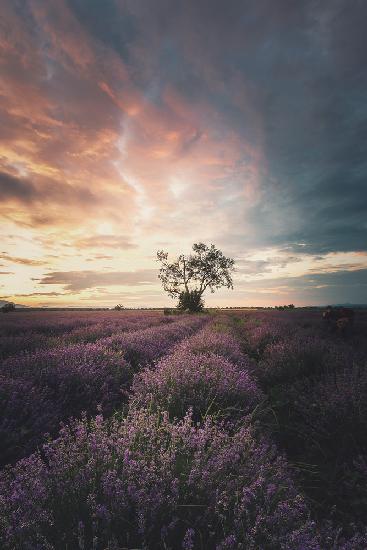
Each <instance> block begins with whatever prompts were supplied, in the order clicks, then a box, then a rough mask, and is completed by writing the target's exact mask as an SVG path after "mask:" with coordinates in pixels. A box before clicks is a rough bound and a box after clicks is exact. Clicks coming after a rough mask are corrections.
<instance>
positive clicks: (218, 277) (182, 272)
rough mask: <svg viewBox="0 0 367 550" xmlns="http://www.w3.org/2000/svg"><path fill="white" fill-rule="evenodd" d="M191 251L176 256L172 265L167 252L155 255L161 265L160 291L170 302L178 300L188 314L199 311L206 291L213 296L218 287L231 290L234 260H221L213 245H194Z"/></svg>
mask: <svg viewBox="0 0 367 550" xmlns="http://www.w3.org/2000/svg"><path fill="white" fill-rule="evenodd" d="M192 251H193V252H192V253H191V254H189V255H185V254H180V255H179V256H178V258H177V259H176V260H174V261H172V262H170V261H169V259H168V252H164V251H163V250H159V251H158V252H157V261H158V262H159V263H160V264H161V267H160V270H159V275H158V277H159V279H160V280H161V282H162V285H163V289H164V290H165V291H166V292H167V293H168V294H169V295H170V296H171V297H172V298H179V303H181V306H182V307H183V308H184V309H190V310H194V309H200V306H199V304H202V296H203V294H204V292H205V291H206V290H207V289H209V290H210V292H215V290H217V289H219V288H221V287H226V288H233V280H232V273H233V271H234V260H233V259H231V258H227V257H226V256H224V254H223V252H222V251H221V250H218V249H217V248H216V247H215V246H214V244H211V245H210V246H207V245H206V244H204V243H196V244H194V245H193V246H192ZM195 304H197V307H196V306H195ZM185 305H186V306H187V307H184V306H185ZM201 307H202V306H201Z"/></svg>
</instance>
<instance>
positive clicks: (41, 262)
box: [0, 252, 47, 266]
mask: <svg viewBox="0 0 367 550" xmlns="http://www.w3.org/2000/svg"><path fill="white" fill-rule="evenodd" d="M0 258H1V259H2V260H6V261H7V262H10V263H13V264H21V265H31V266H40V265H45V264H46V263H47V262H46V261H45V260H33V259H32V258H18V257H17V256H10V255H9V254H7V253H6V252H2V253H0Z"/></svg>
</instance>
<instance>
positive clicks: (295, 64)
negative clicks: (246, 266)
mask: <svg viewBox="0 0 367 550" xmlns="http://www.w3.org/2000/svg"><path fill="white" fill-rule="evenodd" d="M69 5H70V6H71V7H72V9H73V10H74V12H75V13H76V15H77V16H78V18H79V21H80V22H81V23H82V24H83V25H84V26H85V27H86V28H87V29H88V31H89V32H90V33H92V35H94V36H95V38H96V39H98V40H99V41H102V42H103V43H105V44H107V45H108V46H109V47H113V48H114V49H115V51H116V52H119V53H120V55H121V56H122V57H124V58H125V59H128V60H129V62H130V63H131V64H133V66H134V75H135V76H134V77H135V80H136V82H138V83H140V85H141V86H142V88H143V89H144V87H145V92H146V93H147V94H150V95H149V97H150V98H153V99H155V100H156V101H157V102H159V101H161V99H162V92H163V89H164V87H165V86H166V85H172V86H175V87H179V89H180V92H181V93H183V94H184V95H185V96H186V97H187V99H188V100H191V101H193V100H196V101H198V100H205V101H209V102H210V103H211V104H212V105H213V106H214V107H215V109H216V110H217V111H218V112H220V113H221V114H222V115H224V116H225V117H226V118H227V120H228V121H229V122H230V124H231V126H232V127H233V128H234V129H236V131H238V132H240V133H241V134H242V135H243V136H244V137H245V138H246V139H248V140H250V142H251V141H252V142H253V145H254V146H255V147H258V146H260V145H261V147H262V148H263V151H264V157H265V159H266V170H264V172H263V174H262V177H263V180H262V198H261V201H260V202H259V203H258V204H257V205H255V206H253V207H252V208H249V210H248V211H247V213H246V217H247V220H249V222H250V223H251V224H253V226H254V227H255V231H254V236H252V237H251V238H250V237H248V238H247V237H246V234H245V233H244V234H243V236H242V235H241V228H239V229H238V233H239V239H240V240H241V236H242V239H243V242H244V243H245V244H247V245H248V246H269V245H276V246H280V247H284V248H288V249H290V250H294V251H296V252H298V251H299V245H300V244H301V245H302V247H303V248H302V252H303V253H310V254H318V253H320V254H324V253H327V252H331V251H332V252H335V251H356V250H366V249H367V226H366V219H367V178H366V176H367V162H366V158H367V107H366V101H365V93H366V90H367V72H366V70H365V67H366V65H367V34H366V32H365V21H366V16H367V4H366V3H365V2H363V1H356V2H348V1H347V0H339V1H334V0H332V1H331V0H329V1H325V2H320V1H318V0H315V1H310V2H294V1H291V0H280V1H278V2H273V1H272V0H261V1H257V2H254V1H243V0H228V1H227V2H222V1H219V0H218V1H217V0H201V1H200V2H197V1H196V0H195V1H194V0H188V1H186V2H169V1H168V0H157V1H156V2H135V1H129V0H127V1H126V2H119V1H116V2H112V1H111V2H105V3H98V2H93V3H92V4H91V8H90V9H89V8H88V10H87V9H86V4H85V3H83V2H81V1H80V0H69ZM88 6H89V4H88ZM118 25H120V29H121V30H120V31H119V30H118V28H117V27H118ZM110 28H111V32H109V29H110ZM142 52H144V55H143V54H142ZM148 83H149V86H148ZM197 136H198V137H197V138H195V139H199V136H200V133H199V131H198V134H197ZM187 145H188V146H190V143H188V144H187ZM236 219H237V218H236Z"/></svg>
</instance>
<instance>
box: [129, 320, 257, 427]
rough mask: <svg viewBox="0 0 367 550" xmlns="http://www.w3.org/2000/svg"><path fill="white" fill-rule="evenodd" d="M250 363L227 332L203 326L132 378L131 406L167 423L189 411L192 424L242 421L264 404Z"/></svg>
mask: <svg viewBox="0 0 367 550" xmlns="http://www.w3.org/2000/svg"><path fill="white" fill-rule="evenodd" d="M249 363H250V361H249V359H248V358H247V357H246V356H244V355H243V353H242V352H241V349H240V346H239V344H238V342H237V340H236V339H235V338H234V337H233V336H232V335H231V334H229V333H228V331H226V332H218V331H217V330H215V329H213V327H212V326H206V327H205V328H203V329H202V330H201V331H199V332H197V333H196V334H194V335H193V336H191V337H190V338H186V339H184V340H182V341H181V342H180V343H179V344H177V345H176V346H175V347H174V348H173V350H172V353H171V354H169V355H166V356H165V357H163V359H162V360H160V361H159V362H158V364H156V365H154V366H153V367H151V368H148V369H145V370H143V371H141V372H140V373H138V374H137V375H136V376H135V379H134V383H133V393H132V398H131V406H138V407H139V406H140V407H147V408H149V409H150V410H160V411H166V412H168V413H169V417H170V418H171V419H175V418H180V419H181V418H183V417H184V416H185V415H186V414H187V412H188V411H189V410H191V414H192V418H193V419H194V420H195V421H200V420H202V419H203V418H205V417H206V416H207V415H211V416H215V417H216V418H217V419H221V420H224V419H229V420H232V421H233V420H235V419H240V418H242V419H243V417H244V416H245V415H248V414H250V413H251V412H252V411H253V410H254V408H255V407H256V406H257V405H258V404H259V402H260V401H261V400H262V394H261V391H260V390H259V389H258V387H257V385H256V383H255V381H254V380H253V378H252V377H251V376H250V375H249V373H248V366H249Z"/></svg>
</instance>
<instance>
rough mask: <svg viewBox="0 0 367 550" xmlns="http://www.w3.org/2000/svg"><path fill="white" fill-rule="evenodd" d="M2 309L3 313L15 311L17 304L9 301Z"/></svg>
mask: <svg viewBox="0 0 367 550" xmlns="http://www.w3.org/2000/svg"><path fill="white" fill-rule="evenodd" d="M1 311H2V312H3V313H9V312H10V311H15V304H13V302H8V303H6V304H4V305H3V306H2V308H1Z"/></svg>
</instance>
